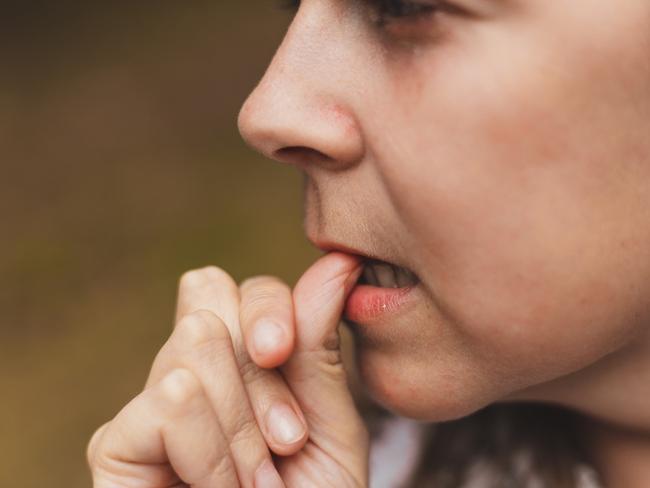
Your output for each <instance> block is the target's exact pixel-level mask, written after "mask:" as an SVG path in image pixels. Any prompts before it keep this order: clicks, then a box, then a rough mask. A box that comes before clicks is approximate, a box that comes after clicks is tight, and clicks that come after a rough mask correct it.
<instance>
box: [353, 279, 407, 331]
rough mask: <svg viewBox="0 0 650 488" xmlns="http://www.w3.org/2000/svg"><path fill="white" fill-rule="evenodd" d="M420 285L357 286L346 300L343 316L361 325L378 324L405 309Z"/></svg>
mask: <svg viewBox="0 0 650 488" xmlns="http://www.w3.org/2000/svg"><path fill="white" fill-rule="evenodd" d="M417 286H418V285H415V286H409V287H404V288H381V287H377V286H370V285H357V286H355V287H354V288H353V289H352V291H351V292H350V295H348V298H347V300H346V302H345V308H344V311H343V316H344V318H345V319H346V320H348V321H350V322H353V323H355V324H360V325H376V324H378V323H380V322H384V321H386V319H387V318H388V317H391V316H394V315H396V314H398V313H401V312H403V311H404V309H405V308H406V307H407V306H408V305H409V304H410V303H411V302H412V301H413V299H414V297H413V295H414V291H415V290H416V288H417Z"/></svg>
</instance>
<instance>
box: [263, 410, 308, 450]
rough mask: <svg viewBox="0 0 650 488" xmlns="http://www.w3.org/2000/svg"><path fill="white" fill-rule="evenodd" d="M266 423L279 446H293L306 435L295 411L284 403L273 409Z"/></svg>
mask: <svg viewBox="0 0 650 488" xmlns="http://www.w3.org/2000/svg"><path fill="white" fill-rule="evenodd" d="M266 422H267V426H268V428H269V432H270V433H271V436H273V439H275V442H277V443H278V444H293V443H294V442H297V441H299V440H300V439H301V438H302V436H304V435H305V427H304V425H303V424H302V422H301V421H300V420H299V419H298V416H297V415H296V413H295V412H294V411H293V409H292V408H291V407H290V406H289V405H286V404H284V403H280V404H277V405H273V406H272V407H271V410H270V411H269V413H268V417H267V421H266Z"/></svg>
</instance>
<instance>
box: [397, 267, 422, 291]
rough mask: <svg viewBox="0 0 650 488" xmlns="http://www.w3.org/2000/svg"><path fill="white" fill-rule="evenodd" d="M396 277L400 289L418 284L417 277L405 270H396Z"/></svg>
mask: <svg viewBox="0 0 650 488" xmlns="http://www.w3.org/2000/svg"><path fill="white" fill-rule="evenodd" d="M396 270H397V271H396V272H395V275H396V276H397V285H398V286H399V287H407V286H413V285H415V284H416V282H417V280H416V278H415V275H413V273H411V272H410V271H409V270H407V269H404V268H396Z"/></svg>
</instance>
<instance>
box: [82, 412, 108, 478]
mask: <svg viewBox="0 0 650 488" xmlns="http://www.w3.org/2000/svg"><path fill="white" fill-rule="evenodd" d="M109 424H110V422H106V423H105V424H104V425H102V426H101V427H99V428H98V429H97V430H96V431H95V432H94V433H93V435H92V437H91V438H90V441H88V445H87V446H86V462H87V463H88V466H90V467H91V468H92V467H93V466H94V464H95V458H96V453H97V447H98V445H99V442H100V439H101V438H102V436H103V435H104V432H105V431H106V429H107V428H108V425H109Z"/></svg>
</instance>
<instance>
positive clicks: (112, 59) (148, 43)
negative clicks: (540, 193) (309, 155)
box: [0, 0, 319, 488]
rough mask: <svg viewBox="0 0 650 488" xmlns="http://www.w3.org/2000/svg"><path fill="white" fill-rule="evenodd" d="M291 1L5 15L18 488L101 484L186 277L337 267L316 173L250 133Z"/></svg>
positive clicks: (5, 386) (7, 285)
mask: <svg viewBox="0 0 650 488" xmlns="http://www.w3.org/2000/svg"><path fill="white" fill-rule="evenodd" d="M279 4H280V2H279V1H277V0H248V1H246V2H236V1H223V0H219V1H197V0H190V1H182V2H170V1H159V2H155V3H149V2H103V3H94V2H89V1H86V2H81V1H68V2H65V1H63V2H50V3H47V2H16V3H15V5H9V4H8V3H7V2H2V7H1V9H0V168H1V170H2V173H1V174H2V177H1V178H0V213H1V215H0V218H1V222H2V224H1V225H2V232H1V234H0V235H1V238H0V334H1V337H0V384H1V385H2V401H1V402H0V419H1V420H0V450H1V452H0V486H2V487H39V488H44V487H71V488H73V487H87V486H90V484H91V481H90V478H89V475H88V474H87V469H86V466H85V448H86V444H87V442H88V439H89V438H90V436H91V433H92V432H93V431H94V430H95V429H96V428H97V427H98V426H99V425H100V424H102V423H103V422H105V421H106V420H108V419H110V418H111V417H112V416H113V415H114V414H115V413H116V412H117V411H118V410H119V409H120V408H121V407H122V406H123V405H124V404H125V403H127V402H128V400H129V399H130V398H132V397H133V396H135V395H136V394H137V393H138V391H139V390H140V389H141V388H142V385H143V382H144V380H145V378H146V374H147V371H148V368H149V366H150V364H151V361H152V359H153V357H154V355H155V353H156V351H157V350H158V348H159V347H160V346H161V345H162V343H163V342H164V341H165V339H166V337H167V336H168V334H169V332H170V330H171V326H172V323H171V320H172V313H173V310H174V305H175V304H174V300H175V293H176V285H177V280H178V278H179V276H180V274H181V273H182V272H183V271H185V270H187V269H191V268H194V267H199V266H203V265H207V264H215V265H218V266H220V267H223V268H224V269H226V270H228V271H229V272H230V273H231V274H232V275H233V276H234V277H235V279H237V280H242V279H243V278H245V277H247V276H250V275H255V274H262V273H265V274H266V273H270V274H275V275H277V276H280V277H282V278H284V279H285V280H287V281H288V282H289V283H290V284H293V283H295V280H296V279H297V278H298V276H299V275H300V273H301V272H302V271H303V270H304V269H305V268H306V267H307V266H308V265H309V263H310V262H312V261H313V259H314V258H315V257H316V256H318V255H319V252H318V251H316V250H314V249H312V248H311V246H310V245H309V243H308V242H307V241H306V240H305V238H304V236H303V232H302V228H301V213H302V209H301V176H300V175H299V174H298V173H297V171H295V169H293V168H290V167H288V166H285V165H280V164H276V163H270V162H268V161H265V160H263V159H262V158H261V157H260V156H258V155H256V154H255V153H253V151H252V150H250V149H248V148H247V147H246V146H245V145H244V144H243V142H241V140H240V138H239V135H238V133H237V127H236V116H237V112H238V109H239V106H240V105H241V103H242V102H243V100H244V99H245V97H246V95H247V94H248V92H249V91H250V90H251V89H252V88H253V87H254V85H255V84H256V82H257V81H258V79H259V78H260V77H261V75H262V74H263V72H264V69H265V67H266V65H267V64H268V62H269V61H270V59H271V57H272V54H273V52H274V50H275V48H276V46H277V45H278V43H279V42H280V40H281V38H282V35H283V33H284V31H285V29H286V27H287V25H288V23H289V20H290V18H289V13H288V12H286V11H283V10H282V9H280V8H279Z"/></svg>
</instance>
